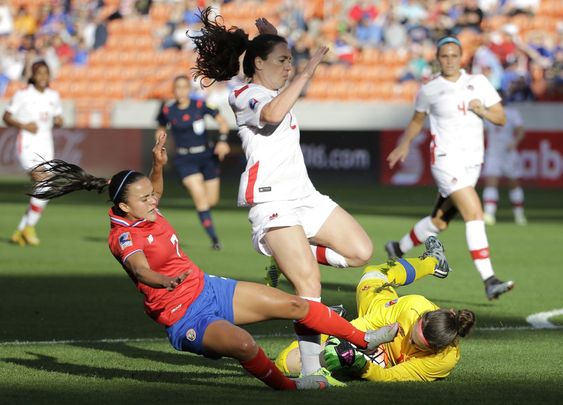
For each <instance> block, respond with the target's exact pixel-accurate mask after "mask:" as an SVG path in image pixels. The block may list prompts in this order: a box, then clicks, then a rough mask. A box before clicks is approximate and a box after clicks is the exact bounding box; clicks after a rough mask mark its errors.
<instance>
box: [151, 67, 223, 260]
mask: <svg viewBox="0 0 563 405" xmlns="http://www.w3.org/2000/svg"><path fill="white" fill-rule="evenodd" d="M173 89H174V101H172V102H169V103H164V104H163V105H162V107H161V109H160V112H159V114H158V117H157V121H158V129H157V131H156V137H157V138H158V136H159V134H160V133H161V132H162V131H163V130H165V129H166V128H169V129H170V132H171V133H172V136H173V137H174V143H175V146H176V156H175V157H174V167H175V169H176V171H177V172H178V174H179V175H180V178H181V179H182V184H183V185H184V187H185V188H186V190H188V192H189V193H190V195H191V197H192V199H193V201H194V205H195V208H196V210H197V214H198V216H199V220H200V222H201V225H202V226H203V228H204V229H205V231H206V232H207V235H208V236H209V238H210V239H211V243H212V244H211V247H212V248H213V249H215V250H220V249H221V243H220V242H219V237H218V236H217V232H216V231H215V225H214V224H213V219H212V217H211V208H212V207H214V206H215V205H216V204H217V203H218V202H219V192H220V186H221V183H220V179H219V173H220V161H222V160H223V159H224V157H225V155H227V154H228V153H229V152H230V148H229V144H228V143H227V140H228V136H229V125H228V123H227V121H226V120H225V118H224V117H223V116H222V115H221V114H219V110H217V109H216V108H213V107H210V106H209V105H208V104H207V103H206V102H205V101H204V100H201V99H195V98H191V97H190V90H191V81H190V79H189V78H188V77H187V76H185V75H182V76H178V77H176V78H175V79H174V83H173ZM206 115H209V116H211V117H213V118H214V119H215V120H216V121H217V124H218V125H219V138H218V140H217V141H216V142H214V141H212V140H211V139H209V136H208V132H207V128H206V125H205V120H204V118H205V116H206Z"/></svg>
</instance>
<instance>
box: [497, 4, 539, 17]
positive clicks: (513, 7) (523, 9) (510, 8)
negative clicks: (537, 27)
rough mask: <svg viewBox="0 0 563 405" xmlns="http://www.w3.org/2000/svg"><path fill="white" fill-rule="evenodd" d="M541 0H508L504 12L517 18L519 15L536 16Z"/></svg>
mask: <svg viewBox="0 0 563 405" xmlns="http://www.w3.org/2000/svg"><path fill="white" fill-rule="evenodd" d="M539 5H540V0H506V1H505V2H504V5H503V10H504V12H505V14H506V15H509V16H515V15H518V14H527V15H530V16H532V15H535V14H536V11H537V10H538V7H539Z"/></svg>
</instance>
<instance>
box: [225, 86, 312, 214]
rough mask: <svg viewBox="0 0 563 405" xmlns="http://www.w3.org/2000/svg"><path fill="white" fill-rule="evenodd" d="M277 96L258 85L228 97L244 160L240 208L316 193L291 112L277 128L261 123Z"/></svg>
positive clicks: (275, 92) (245, 87) (238, 90)
mask: <svg viewBox="0 0 563 405" xmlns="http://www.w3.org/2000/svg"><path fill="white" fill-rule="evenodd" d="M277 95H278V92H277V91H274V90H269V89H266V88H265V87H263V86H260V85H257V84H246V85H244V86H242V87H239V88H236V89H234V90H233V91H232V92H231V94H230V95H229V104H230V105H231V108H232V109H233V112H234V113H235V117H236V122H237V126H238V128H239V130H238V134H239V136H240V138H241V140H242V147H243V149H244V152H245V155H246V159H247V164H246V169H245V171H244V172H243V173H242V175H241V178H240V185H239V193H238V205H239V206H251V205H253V204H256V203H262V202H267V201H281V200H293V199H296V198H303V197H306V196H308V195H310V194H312V193H313V192H314V191H315V187H314V186H313V184H312V183H311V181H310V180H309V175H308V174H307V168H306V167H305V160H304V159H303V152H302V151H301V147H300V145H299V138H300V134H299V125H298V124H297V120H296V118H295V114H294V113H293V111H290V112H289V113H287V114H286V116H285V117H284V119H283V120H282V121H281V122H280V123H279V124H277V125H271V124H265V123H263V122H261V121H260V112H261V111H262V108H264V106H265V105H266V104H268V103H269V102H270V101H271V100H272V99H273V98H274V97H276V96H277Z"/></svg>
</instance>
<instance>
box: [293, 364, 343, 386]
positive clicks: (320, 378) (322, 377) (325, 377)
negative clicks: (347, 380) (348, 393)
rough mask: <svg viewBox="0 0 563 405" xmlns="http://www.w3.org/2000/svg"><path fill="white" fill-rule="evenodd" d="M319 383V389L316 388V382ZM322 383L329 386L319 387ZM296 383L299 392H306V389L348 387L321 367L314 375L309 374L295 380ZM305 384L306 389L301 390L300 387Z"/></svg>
mask: <svg viewBox="0 0 563 405" xmlns="http://www.w3.org/2000/svg"><path fill="white" fill-rule="evenodd" d="M304 379H307V380H305V381H303V382H302V383H300V382H298V381H301V380H304ZM315 381H316V382H317V387H315V385H314V382H315ZM321 382H324V383H325V384H327V386H325V387H322V388H320V387H318V385H320V383H321ZM295 383H296V384H297V389H298V390H306V389H321V390H322V389H325V388H328V387H346V384H344V383H343V382H341V381H338V380H337V379H336V378H334V377H333V376H332V375H331V374H330V371H328V370H327V369H326V368H324V367H321V368H319V369H318V370H317V371H315V372H314V373H313V374H309V375H307V376H301V377H299V378H297V379H295ZM300 384H303V386H305V388H301V387H300V386H299V385H300Z"/></svg>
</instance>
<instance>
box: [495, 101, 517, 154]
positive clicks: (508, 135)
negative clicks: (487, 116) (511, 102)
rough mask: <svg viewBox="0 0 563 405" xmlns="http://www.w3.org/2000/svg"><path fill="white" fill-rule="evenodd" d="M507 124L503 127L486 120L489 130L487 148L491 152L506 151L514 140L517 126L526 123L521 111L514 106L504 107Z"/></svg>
mask: <svg viewBox="0 0 563 405" xmlns="http://www.w3.org/2000/svg"><path fill="white" fill-rule="evenodd" d="M504 112H505V114H506V124H505V125H504V126H503V127H499V126H497V125H494V124H492V123H491V122H488V121H487V122H485V129H486V132H487V150H488V152H487V153H489V152H495V153H501V154H502V153H504V152H506V150H507V148H508V146H509V145H510V144H512V143H513V142H514V135H515V131H516V128H518V127H521V126H523V125H524V121H523V120H522V116H521V115H520V112H519V111H518V110H517V109H516V108H514V107H512V106H507V107H504Z"/></svg>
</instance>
